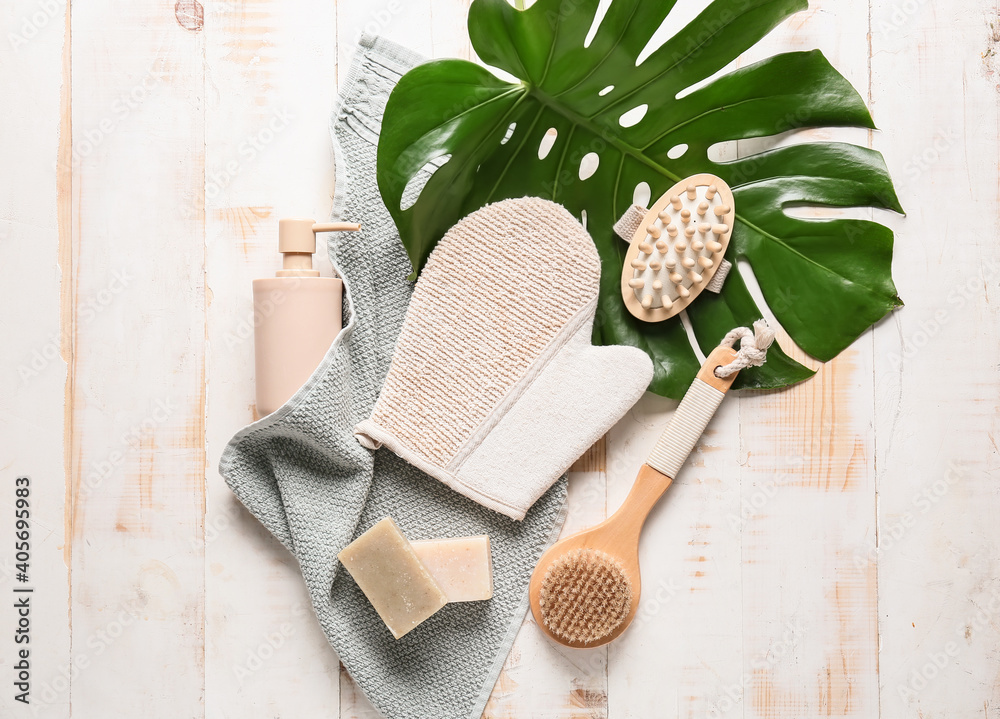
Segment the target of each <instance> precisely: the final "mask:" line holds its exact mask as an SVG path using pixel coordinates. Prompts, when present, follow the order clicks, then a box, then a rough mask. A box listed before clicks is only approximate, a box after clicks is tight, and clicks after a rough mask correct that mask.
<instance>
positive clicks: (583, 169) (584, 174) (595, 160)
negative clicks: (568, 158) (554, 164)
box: [580, 152, 601, 180]
mask: <svg viewBox="0 0 1000 719" xmlns="http://www.w3.org/2000/svg"><path fill="white" fill-rule="evenodd" d="M600 165H601V158H600V156H599V155H598V154H597V153H596V152H588V153H587V154H586V155H584V156H583V159H582V160H580V179H581V180H589V179H590V178H591V177H593V176H594V173H595V172H597V168H598V167H600Z"/></svg>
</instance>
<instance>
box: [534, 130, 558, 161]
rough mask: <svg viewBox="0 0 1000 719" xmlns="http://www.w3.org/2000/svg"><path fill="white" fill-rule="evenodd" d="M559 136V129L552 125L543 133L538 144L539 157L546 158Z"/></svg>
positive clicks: (540, 158)
mask: <svg viewBox="0 0 1000 719" xmlns="http://www.w3.org/2000/svg"><path fill="white" fill-rule="evenodd" d="M557 137H559V131H558V130H556V128H554V127H550V128H549V129H548V130H546V131H545V134H544V135H542V141H541V142H540V143H539V144H538V159H539V160H544V159H545V158H546V157H548V156H549V153H550V152H552V146H553V145H555V144H556V138H557Z"/></svg>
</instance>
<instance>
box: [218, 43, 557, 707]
mask: <svg viewBox="0 0 1000 719" xmlns="http://www.w3.org/2000/svg"><path fill="white" fill-rule="evenodd" d="M418 61H419V58H417V57H416V56H415V55H413V54H412V53H410V52H409V51H407V50H404V49H402V48H400V47H399V46H397V45H394V44H392V43H390V42H387V41H385V40H381V39H375V38H371V37H365V38H363V39H362V41H361V45H360V47H359V49H358V51H357V53H356V55H355V60H354V63H353V65H352V67H351V70H350V73H349V74H348V75H347V78H346V80H345V81H344V83H343V85H342V87H341V96H340V102H339V106H338V109H337V112H336V114H335V117H334V120H333V135H334V145H335V149H336V151H337V156H336V161H337V163H336V164H337V186H336V196H335V198H334V210H333V218H334V219H343V220H350V221H351V222H360V223H361V226H362V229H361V231H360V232H357V233H350V234H348V233H339V234H340V235H342V236H340V237H338V236H337V234H338V233H335V234H334V235H333V236H332V237H331V240H330V245H329V250H330V258H331V260H332V261H333V264H334V266H335V267H336V268H337V270H338V272H339V273H340V275H341V277H342V278H343V280H344V286H345V288H346V292H347V296H346V301H345V303H344V307H345V310H346V315H345V318H344V329H343V330H342V331H341V333H340V334H339V335H338V336H337V338H336V340H334V343H333V345H332V346H331V347H330V349H329V351H328V352H327V354H326V357H325V358H324V360H323V363H322V364H321V365H320V367H319V368H317V370H316V371H315V372H314V373H313V375H312V377H311V378H310V379H309V381H308V382H307V383H306V384H305V385H304V386H303V387H302V388H301V389H300V390H299V391H298V392H297V393H296V394H295V396H293V397H292V398H291V399H290V400H289V401H288V402H287V403H286V404H285V405H284V406H282V407H280V408H279V409H278V410H277V411H275V412H274V413H273V414H270V415H268V416H267V417H265V418H263V419H261V420H260V421H259V422H255V423H254V424H252V425H250V426H249V427H246V428H245V429H243V430H241V431H240V432H239V433H238V434H237V435H236V436H235V437H234V438H233V439H232V441H231V442H230V443H229V446H228V447H227V448H226V450H225V453H224V454H223V457H222V460H221V462H220V471H221V473H222V476H223V477H224V478H225V480H226V482H227V483H228V484H229V486H230V488H231V489H232V490H233V492H234V493H235V494H236V496H237V497H239V499H240V500H241V501H242V502H243V503H244V504H245V505H246V506H247V508H248V509H249V510H250V511H251V512H252V513H253V515H254V516H256V517H257V518H258V519H259V520H260V521H261V522H262V523H263V524H264V526H266V527H267V529H268V530H270V532H271V533H272V534H274V536H275V537H276V538H277V539H278V540H279V541H280V542H281V543H282V544H283V545H284V546H285V547H287V548H288V550H289V551H290V552H292V554H294V556H295V558H296V560H297V561H298V563H299V566H300V568H301V570H302V574H303V576H304V577H305V582H306V585H307V587H308V589H309V594H310V598H311V600H312V604H313V608H314V609H315V612H316V616H317V617H318V618H319V623H320V625H321V626H322V628H323V631H324V632H325V633H326V636H327V637H328V639H329V641H330V644H332V645H333V647H334V649H336V650H337V653H338V655H339V656H340V660H341V662H342V663H343V665H344V666H345V667H346V668H347V671H348V672H349V673H350V674H351V677H352V678H353V679H354V681H355V682H356V683H357V685H358V687H359V688H360V689H361V691H362V692H363V693H364V694H365V696H367V697H368V699H369V701H371V703H372V704H373V705H374V706H375V708H376V709H377V710H378V711H379V712H380V713H381V714H382V715H383V716H385V717H387V719H428V718H429V717H433V718H434V719H479V717H480V716H482V713H483V708H484V707H485V705H486V702H487V699H488V698H489V696H490V691H491V689H492V688H493V684H494V683H495V682H496V679H497V676H498V675H499V673H500V670H501V668H502V667H503V664H504V659H505V658H506V656H507V653H508V651H509V650H510V646H511V643H512V642H513V640H514V636H515V635H516V634H517V631H518V629H519V628H520V626H521V622H522V620H523V618H524V614H525V611H526V609H527V606H528V604H527V601H528V598H527V594H528V592H527V589H528V579H529V577H530V576H531V571H532V569H533V568H534V566H535V563H536V562H537V561H538V558H539V556H540V555H541V553H542V551H543V550H544V549H545V548H546V547H547V546H548V545H549V544H550V543H551V542H552V541H553V540H554V539H555V535H556V534H558V532H559V528H560V526H561V524H562V519H563V513H564V507H565V499H566V483H565V481H562V482H558V483H557V484H556V485H555V486H554V487H552V489H551V490H549V492H547V493H546V494H545V496H544V497H542V499H541V500H539V501H538V502H537V503H536V504H535V506H534V507H533V508H532V510H531V512H529V513H528V516H527V517H525V519H524V521H523V522H515V521H513V520H511V519H509V518H507V517H504V516H502V515H500V514H497V513H496V512H491V511H489V510H487V509H484V508H483V507H481V506H480V505H478V504H476V503H475V502H471V501H469V500H468V499H466V498H465V497H462V496H460V495H458V494H456V493H455V492H452V491H451V490H450V489H448V488H447V487H445V486H444V485H443V484H441V483H440V482H438V481H437V480H435V479H433V478H432V477H429V476H427V475H426V474H424V473H423V472H421V471H420V470H419V469H416V468H414V467H413V466H411V465H409V464H407V463H406V462H404V461H403V460H401V459H400V458H399V457H397V456H396V455H394V454H393V453H392V452H390V451H389V450H387V449H383V450H379V451H377V452H370V451H368V450H366V449H364V448H362V447H361V446H360V445H359V444H358V443H357V441H356V440H355V438H354V434H353V429H354V426H355V424H357V423H358V422H359V421H361V420H362V419H363V418H365V417H367V416H369V415H370V414H371V410H372V406H373V405H374V404H375V399H376V397H377V396H378V393H379V388H380V387H381V386H382V381H383V380H384V378H385V376H386V372H388V370H389V361H390V358H391V356H392V350H393V346H394V345H395V343H396V337H397V335H398V334H399V330H400V327H401V326H402V324H403V317H404V315H405V313H406V308H407V305H408V303H409V300H410V294H411V292H412V288H413V283H411V282H408V281H407V279H406V277H407V275H408V274H409V272H410V263H409V261H408V260H407V257H406V252H405V251H404V250H403V246H402V244H401V243H400V240H399V235H398V234H397V233H396V229H395V226H394V225H393V222H392V218H391V217H390V215H389V213H388V211H387V210H386V209H385V205H384V204H383V203H382V199H381V197H380V195H379V192H378V187H377V186H376V184H375V154H376V145H377V142H378V131H379V127H380V123H381V117H382V111H383V109H384V107H385V103H386V101H387V100H388V97H389V92H390V91H391V90H392V87H393V85H394V84H395V83H396V82H397V81H398V80H399V78H400V77H401V76H402V75H403V73H405V72H406V71H407V70H408V69H410V67H412V66H413V65H414V64H416V63H417V62H418ZM384 517H392V518H393V519H394V520H395V521H396V523H397V524H398V525H399V527H400V529H401V530H402V531H403V533H404V534H405V535H406V536H407V537H408V538H409V539H411V540H417V539H433V538H443V537H463V536H475V535H481V534H488V535H489V537H490V542H491V546H492V553H493V572H494V576H493V579H494V595H493V598H492V599H490V600H489V601H481V602H464V603H457V604H449V605H447V606H445V607H444V608H443V609H441V610H440V611H439V612H437V613H436V614H435V615H434V616H432V617H431V618H430V619H428V620H427V621H425V622H424V623H422V624H421V625H420V626H418V627H417V628H415V629H414V630H413V631H411V632H409V633H408V634H407V635H406V636H404V637H402V638H401V639H399V640H396V639H394V638H393V636H392V634H391V633H390V632H389V630H388V629H387V628H386V626H385V624H384V623H383V622H382V620H381V619H380V618H379V616H378V614H376V613H375V610H374V608H373V607H372V605H371V603H369V601H368V600H367V599H366V598H365V596H364V594H362V592H361V589H359V588H358V585H357V584H356V583H355V582H354V580H353V579H352V578H351V577H350V575H348V574H347V572H346V571H344V569H343V567H342V566H341V565H340V563H339V562H338V561H337V553H338V552H340V550H342V549H343V548H344V547H345V546H347V545H348V544H350V542H351V541H352V540H353V539H355V538H356V537H358V536H359V535H360V534H362V533H363V532H364V531H365V530H367V529H369V528H370V527H372V526H373V525H374V524H375V523H377V522H378V521H379V520H381V519H382V518H384ZM329 681H331V682H333V683H334V684H335V683H336V682H337V681H338V677H337V676H336V675H334V676H332V677H330V678H329Z"/></svg>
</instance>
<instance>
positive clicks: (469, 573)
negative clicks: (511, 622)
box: [411, 534, 493, 602]
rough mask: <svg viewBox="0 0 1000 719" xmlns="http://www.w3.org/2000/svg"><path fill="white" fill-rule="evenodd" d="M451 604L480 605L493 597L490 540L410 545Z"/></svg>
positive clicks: (445, 540)
mask: <svg viewBox="0 0 1000 719" xmlns="http://www.w3.org/2000/svg"><path fill="white" fill-rule="evenodd" d="M411 546H412V547H413V551H414V552H416V553H417V556H418V557H420V561H421V562H423V563H424V566H425V567H427V571H429V572H430V573H431V576H432V577H434V581H436V582H437V584H438V586H439V587H441V589H442V591H444V593H445V595H446V596H447V597H448V601H449V602H477V601H482V600H484V599H490V598H492V597H493V559H492V557H491V556H490V538H489V537H488V536H487V535H485V534H484V535H481V536H478V537H456V538H454V539H425V540H419V541H415V542H412V543H411Z"/></svg>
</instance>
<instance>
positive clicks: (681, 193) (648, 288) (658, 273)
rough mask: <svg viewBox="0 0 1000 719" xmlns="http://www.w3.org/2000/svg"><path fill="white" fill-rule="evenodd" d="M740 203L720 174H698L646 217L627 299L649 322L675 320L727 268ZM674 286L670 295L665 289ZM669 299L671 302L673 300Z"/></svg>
mask: <svg viewBox="0 0 1000 719" xmlns="http://www.w3.org/2000/svg"><path fill="white" fill-rule="evenodd" d="M733 207H734V200H733V193H732V191H731V190H730V189H729V186H728V185H727V184H726V183H725V182H724V181H723V180H722V179H721V178H719V177H716V176H715V175H707V174H705V175H695V176H693V177H689V178H687V179H685V180H682V181H681V182H678V183H677V184H676V185H674V186H673V187H671V188H670V189H669V190H668V191H667V192H665V193H664V194H663V195H661V196H660V198H659V199H658V200H657V201H656V202H654V203H652V206H651V207H650V208H649V209H648V210H646V212H645V215H642V214H641V210H640V211H638V212H636V221H637V220H638V218H639V217H641V218H642V219H641V222H637V224H636V225H629V228H630V230H629V231H631V227H636V228H637V229H636V230H635V232H634V233H633V235H632V238H631V240H630V242H629V249H628V252H627V253H626V256H625V263H624V266H623V268H622V284H621V288H622V299H623V300H624V302H625V306H626V307H627V308H628V311H629V312H630V313H631V314H632V315H633V316H635V317H637V318H638V319H640V320H644V321H646V322H661V321H663V320H666V319H669V318H671V317H674V316H675V315H677V314H678V313H679V312H681V311H682V310H684V309H685V308H686V307H687V306H688V305H690V304H691V302H693V301H694V300H695V299H696V298H697V297H698V295H699V294H701V292H702V291H704V289H705V288H706V287H707V286H708V285H709V283H710V282H711V281H712V278H713V277H715V275H716V273H717V272H718V270H719V267H720V266H721V265H722V264H723V260H724V257H725V254H726V249H727V248H728V246H729V241H730V238H731V237H732V231H733V219H732V213H733ZM664 287H667V288H670V289H669V291H668V292H664V291H662V288H664ZM667 300H669V301H667Z"/></svg>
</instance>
